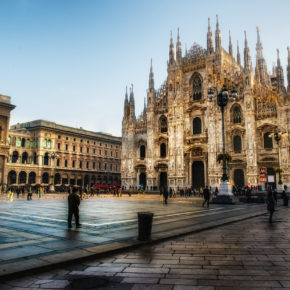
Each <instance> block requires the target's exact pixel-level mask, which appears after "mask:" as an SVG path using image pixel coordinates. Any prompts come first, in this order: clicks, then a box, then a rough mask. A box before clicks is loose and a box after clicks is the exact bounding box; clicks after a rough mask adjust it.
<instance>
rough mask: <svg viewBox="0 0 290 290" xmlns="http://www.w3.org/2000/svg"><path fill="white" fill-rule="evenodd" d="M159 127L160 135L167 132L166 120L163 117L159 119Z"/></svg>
mask: <svg viewBox="0 0 290 290" xmlns="http://www.w3.org/2000/svg"><path fill="white" fill-rule="evenodd" d="M159 126H160V132H161V133H166V132H167V118H166V117H165V116H162V117H160V120H159Z"/></svg>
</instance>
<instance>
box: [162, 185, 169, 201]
mask: <svg viewBox="0 0 290 290" xmlns="http://www.w3.org/2000/svg"><path fill="white" fill-rule="evenodd" d="M167 200H168V190H167V187H166V186H164V188H163V202H164V204H167Z"/></svg>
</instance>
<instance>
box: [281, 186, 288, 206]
mask: <svg viewBox="0 0 290 290" xmlns="http://www.w3.org/2000/svg"><path fill="white" fill-rule="evenodd" d="M281 197H282V199H283V205H284V206H288V196H287V194H286V192H285V190H283V192H282V193H281Z"/></svg>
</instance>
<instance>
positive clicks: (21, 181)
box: [18, 171, 27, 184]
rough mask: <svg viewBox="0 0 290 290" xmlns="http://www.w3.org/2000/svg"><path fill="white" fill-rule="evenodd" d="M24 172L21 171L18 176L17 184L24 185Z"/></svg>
mask: <svg viewBox="0 0 290 290" xmlns="http://www.w3.org/2000/svg"><path fill="white" fill-rule="evenodd" d="M26 175H27V174H26V172H25V171H21V172H20V173H19V175H18V183H19V184H26Z"/></svg>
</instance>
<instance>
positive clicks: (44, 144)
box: [43, 139, 47, 148]
mask: <svg viewBox="0 0 290 290" xmlns="http://www.w3.org/2000/svg"><path fill="white" fill-rule="evenodd" d="M46 147H47V140H46V139H44V141H43V148H46Z"/></svg>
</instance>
